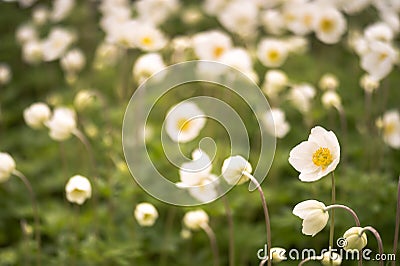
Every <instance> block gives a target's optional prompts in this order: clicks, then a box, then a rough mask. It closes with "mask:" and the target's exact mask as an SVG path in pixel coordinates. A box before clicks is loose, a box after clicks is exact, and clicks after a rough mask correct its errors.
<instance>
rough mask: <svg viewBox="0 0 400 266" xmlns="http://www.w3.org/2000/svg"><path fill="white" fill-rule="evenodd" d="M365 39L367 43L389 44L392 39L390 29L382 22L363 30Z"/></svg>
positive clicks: (392, 34)
mask: <svg viewBox="0 0 400 266" xmlns="http://www.w3.org/2000/svg"><path fill="white" fill-rule="evenodd" d="M364 36H365V39H366V40H367V41H369V42H375V41H380V42H391V41H392V40H393V37H394V33H393V31H392V29H391V28H390V27H389V26H388V25H387V24H386V23H383V22H377V23H374V24H372V25H369V26H368V27H366V28H365V29H364Z"/></svg>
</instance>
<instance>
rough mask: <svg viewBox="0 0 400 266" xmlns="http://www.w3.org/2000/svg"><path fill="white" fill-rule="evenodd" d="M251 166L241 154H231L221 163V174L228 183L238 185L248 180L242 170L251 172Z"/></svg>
mask: <svg viewBox="0 0 400 266" xmlns="http://www.w3.org/2000/svg"><path fill="white" fill-rule="evenodd" d="M252 171H253V168H252V167H251V164H250V163H249V162H248V161H247V160H246V159H245V158H243V157H242V156H240V155H236V156H231V157H229V158H227V159H225V160H224V163H223V164H222V169H221V172H222V176H223V177H224V179H225V181H226V182H227V183H228V184H230V185H240V184H243V183H245V182H246V181H248V180H249V178H248V177H247V175H245V174H244V173H243V172H247V173H249V174H251V172H252Z"/></svg>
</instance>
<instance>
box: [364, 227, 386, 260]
mask: <svg viewBox="0 0 400 266" xmlns="http://www.w3.org/2000/svg"><path fill="white" fill-rule="evenodd" d="M365 231H370V232H371V233H372V234H374V236H375V238H376V241H377V242H378V248H379V254H380V257H381V258H382V254H383V244H382V238H381V236H380V235H379V233H378V231H377V230H376V229H375V228H373V227H372V226H366V227H364V228H363V229H362V230H361V232H360V233H359V235H360V237H361V236H362V234H363V233H364V232H365ZM379 265H380V266H383V260H379Z"/></svg>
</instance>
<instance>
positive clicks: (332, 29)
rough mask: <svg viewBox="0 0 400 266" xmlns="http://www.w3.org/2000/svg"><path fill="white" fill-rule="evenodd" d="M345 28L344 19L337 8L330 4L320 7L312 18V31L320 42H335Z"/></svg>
mask: <svg viewBox="0 0 400 266" xmlns="http://www.w3.org/2000/svg"><path fill="white" fill-rule="evenodd" d="M346 30H347V22H346V19H345V18H344V16H343V14H342V13H341V12H340V11H339V10H337V9H336V8H334V7H331V6H327V7H322V8H320V9H319V10H318V13H317V14H316V18H315V20H314V31H315V34H316V36H317V38H318V39H319V40H320V41H321V42H323V43H326V44H334V43H337V42H339V41H340V39H341V37H342V35H343V34H344V33H345V31H346Z"/></svg>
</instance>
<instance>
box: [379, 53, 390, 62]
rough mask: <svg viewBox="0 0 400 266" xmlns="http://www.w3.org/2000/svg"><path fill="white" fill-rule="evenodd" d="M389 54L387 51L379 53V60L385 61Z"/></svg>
mask: <svg viewBox="0 0 400 266" xmlns="http://www.w3.org/2000/svg"><path fill="white" fill-rule="evenodd" d="M388 56H389V55H388V54H387V53H380V54H379V61H384V60H385V59H386V58H387V57H388Z"/></svg>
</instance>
